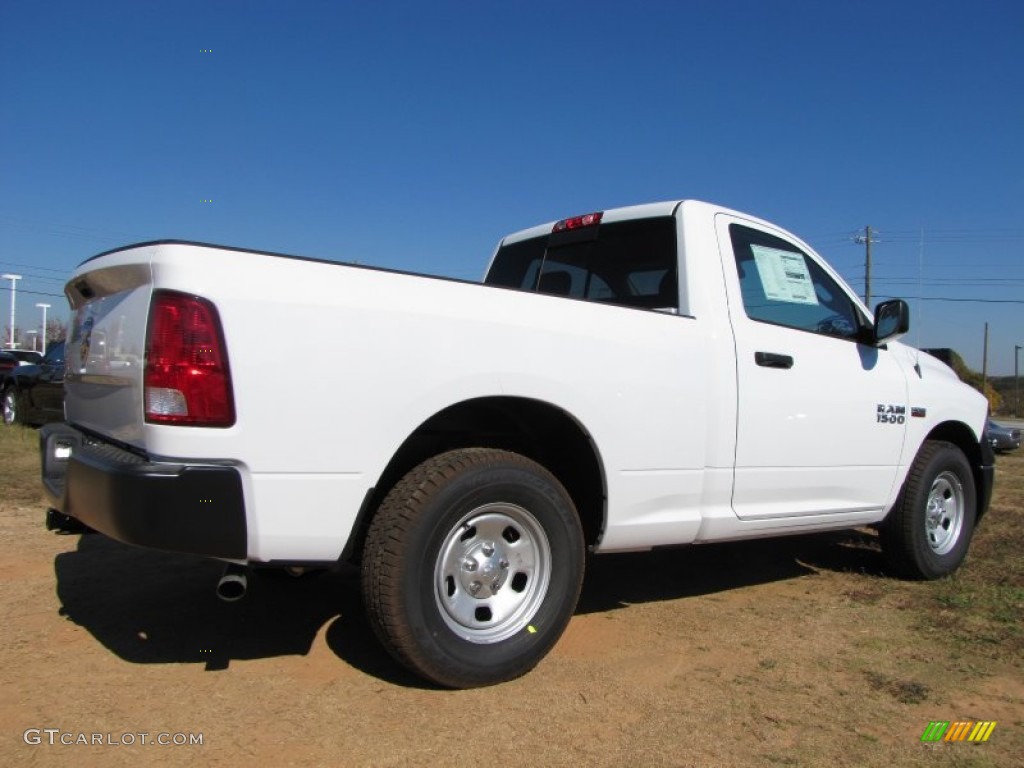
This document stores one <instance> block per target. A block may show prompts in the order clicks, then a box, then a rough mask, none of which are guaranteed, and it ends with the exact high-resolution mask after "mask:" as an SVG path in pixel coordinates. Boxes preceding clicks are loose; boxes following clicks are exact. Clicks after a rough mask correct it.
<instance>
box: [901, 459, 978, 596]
mask: <svg viewBox="0 0 1024 768" xmlns="http://www.w3.org/2000/svg"><path fill="white" fill-rule="evenodd" d="M976 507H977V495H976V494H975V487H974V475H973V473H972V472H971V467H970V465H969V464H968V463H967V458H966V457H965V456H964V454H963V452H962V451H961V450H960V449H959V448H957V447H956V446H955V445H953V444H952V443H946V442H939V441H935V440H928V441H926V442H925V443H924V445H922V446H921V450H920V451H919V452H918V455H917V458H916V459H915V460H914V464H913V466H911V468H910V473H909V474H908V475H907V480H906V482H905V483H904V486H903V490H902V491H901V492H900V495H899V498H898V499H897V500H896V505H895V506H894V507H893V510H892V512H890V513H889V517H888V519H887V520H886V522H885V525H884V526H882V528H881V537H882V550H883V552H884V553H885V557H886V560H887V562H888V564H889V566H890V568H891V569H892V570H894V571H895V572H896V573H898V574H899V575H901V576H905V577H907V578H911V579H938V578H941V577H942V576H948V575H949V574H951V573H953V572H954V571H955V570H956V569H957V568H959V567H960V565H961V564H962V563H963V561H964V558H965V557H966V556H967V548H968V546H970V543H971V536H972V535H973V533H974V522H975V517H976Z"/></svg>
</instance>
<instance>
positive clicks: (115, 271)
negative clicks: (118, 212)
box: [64, 248, 152, 448]
mask: <svg viewBox="0 0 1024 768" xmlns="http://www.w3.org/2000/svg"><path fill="white" fill-rule="evenodd" d="M149 257H150V249H149V248H134V249H130V250H126V251H118V252H114V253H111V254H107V255H104V256H101V257H98V258H97V259H93V260H91V261H89V262H86V263H85V264H83V265H82V266H81V267H79V271H78V272H77V273H76V274H75V275H74V276H73V277H72V278H71V280H70V281H69V282H68V284H67V286H66V287H65V293H66V294H67V296H68V300H69V301H70V303H71V309H72V312H73V313H74V317H73V321H72V327H71V334H70V339H69V340H68V344H67V348H66V366H67V375H66V378H65V383H64V402H65V410H66V414H67V421H68V423H69V424H72V425H74V426H76V427H80V428H82V429H85V430H88V431H91V432H95V433H98V434H101V435H104V436H107V437H110V438H113V439H115V440H117V441H119V442H121V443H126V444H129V445H134V446H137V447H140V448H141V447H143V423H144V420H143V410H142V409H143V378H142V377H143V368H144V365H145V342H146V323H147V321H148V318H149V304H150V296H151V294H152V270H151V267H150V258H149Z"/></svg>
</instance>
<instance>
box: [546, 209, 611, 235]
mask: <svg viewBox="0 0 1024 768" xmlns="http://www.w3.org/2000/svg"><path fill="white" fill-rule="evenodd" d="M602 216H604V212H603V211H598V212H597V213H588V214H585V215H583V216H573V217H572V218H571V219H562V220H561V221H559V222H557V223H556V224H555V226H554V227H553V228H552V230H551V231H552V232H564V231H565V230H567V229H580V228H582V227H596V226H597V225H598V224H600V223H601V217H602Z"/></svg>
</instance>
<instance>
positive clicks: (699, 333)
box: [41, 200, 994, 687]
mask: <svg viewBox="0 0 1024 768" xmlns="http://www.w3.org/2000/svg"><path fill="white" fill-rule="evenodd" d="M66 294H67V296H68V299H69V301H70V303H71V306H72V308H73V310H74V312H75V316H74V323H73V329H72V333H71V338H70V339H69V340H68V344H67V354H66V359H67V372H66V389H65V408H66V415H67V424H60V425H52V426H50V427H47V428H46V429H44V430H43V432H42V434H41V444H42V445H41V449H42V453H43V481H44V485H45V487H46V489H47V494H48V498H49V502H50V504H51V505H52V507H53V509H51V510H50V512H49V513H48V514H49V515H50V519H51V520H53V519H58V518H59V519H66V518H63V517H62V515H67V516H70V517H71V518H74V519H76V520H77V521H80V522H81V523H84V524H85V525H87V526H89V527H91V528H93V529H95V530H98V531H100V532H102V533H104V534H106V535H108V536H111V537H113V538H115V539H118V540H120V541H122V542H127V543H130V544H136V545H142V546H146V547H154V548H158V549H164V550H172V551H176V552H187V553H194V554H197V555H203V556H209V557H212V558H218V559H220V560H223V561H225V562H227V563H229V566H228V571H227V572H226V574H225V577H224V579H223V580H222V583H221V588H222V593H223V594H224V595H225V596H232V597H237V596H239V595H240V594H241V593H242V591H244V587H243V582H244V576H245V573H244V569H246V568H248V567H250V566H280V567H290V568H304V567H318V566H324V565H328V564H336V563H338V562H339V561H350V562H354V563H358V564H359V566H360V568H361V574H362V585H363V593H364V598H365V604H366V610H367V613H368V615H369V617H370V621H371V623H372V624H373V626H374V629H375V631H376V633H377V635H378V637H379V638H380V639H381V640H382V642H383V644H384V645H385V646H386V647H387V649H388V650H389V651H390V653H391V654H392V655H393V656H394V657H395V658H396V659H398V660H399V661H400V662H401V663H403V664H404V665H406V666H407V667H409V668H411V669H412V670H414V671H415V672H417V673H418V674H420V675H422V676H424V677H426V678H428V679H429V680H432V681H434V682H435V683H438V684H441V685H444V686H451V687H468V686H477V685H485V684H490V683H496V682H500V681H504V680H508V679H511V678H514V677H516V676H518V675H521V674H523V673H525V672H526V671H528V670H529V669H531V668H532V667H533V666H534V665H535V664H536V663H537V662H538V661H539V660H540V659H541V658H542V657H543V656H544V655H545V654H546V653H547V652H548V651H549V650H550V649H551V647H552V646H553V645H554V644H555V642H556V641H557V640H558V638H559V636H560V635H561V633H562V631H563V630H564V628H565V626H566V624H567V622H568V621H569V619H570V617H571V616H572V613H573V611H574V608H575V605H576V601H577V598H578V595H579V591H580V585H581V581H582V578H583V570H584V561H585V553H586V552H587V551H588V550H589V551H591V552H593V553H603V552H622V551H629V550H647V549H651V548H654V547H664V546H670V545H681V544H698V543H703V542H711V541H723V540H730V539H745V538H755V537H766V536H779V535H785V534H796V533H807V532H810V531H825V530H832V529H840V528H852V527H858V526H870V525H874V526H877V527H878V528H879V530H880V538H881V541H882V545H883V549H884V551H885V554H886V556H887V558H888V562H889V564H890V566H891V568H892V570H893V571H894V572H899V573H900V574H902V575H905V576H909V577H912V578H936V577H940V576H943V575H945V574H948V573H950V572H952V571H954V570H955V569H956V568H957V567H958V566H959V565H960V564H961V562H962V561H963V559H964V557H965V555H966V552H967V548H968V544H969V543H970V539H971V535H972V533H973V531H974V528H975V526H976V524H977V523H978V521H979V519H980V518H981V516H982V515H983V514H984V512H985V510H986V508H987V507H988V502H989V498H990V494H991V488H992V479H993V464H994V461H993V457H992V453H991V450H990V449H989V447H988V445H987V444H985V443H983V442H982V441H980V439H979V438H980V436H981V433H982V429H983V427H984V422H985V417H986V411H987V406H986V402H985V400H984V398H983V397H982V396H981V395H979V394H978V393H977V392H975V391H974V390H972V389H970V388H969V387H967V386H965V385H964V384H962V383H961V382H960V381H959V380H958V379H957V378H956V376H955V375H954V374H953V372H952V371H951V370H950V369H949V368H947V367H946V366H945V365H943V364H942V363H940V362H938V361H937V360H935V359H933V358H932V357H930V356H929V355H926V354H919V353H918V352H917V351H916V350H914V349H912V348H910V347H907V346H904V345H902V344H900V343H899V342H897V341H896V339H897V337H899V336H900V335H902V334H904V333H905V332H906V331H907V329H908V309H907V305H906V303H904V302H902V301H887V302H884V303H882V304H880V305H879V306H878V308H877V309H876V311H875V313H874V316H872V315H871V313H870V312H869V310H868V309H867V308H866V307H865V306H864V305H863V304H862V303H861V302H860V301H859V300H858V298H857V296H856V295H855V294H854V292H853V291H852V290H850V288H849V287H848V286H846V285H845V284H844V283H843V281H842V280H841V279H840V277H839V276H838V275H837V274H836V273H835V272H834V271H833V270H832V269H831V268H830V267H829V266H828V265H827V264H826V263H825V262H824V261H823V260H822V259H821V258H820V257H819V256H817V255H816V254H815V253H814V251H813V250H812V249H811V248H809V247H808V246H807V245H806V244H805V243H804V242H802V241H801V240H799V239H798V238H796V237H794V236H793V235H791V234H789V233H787V232H785V231H783V230H781V229H779V228H777V227H775V226H773V225H772V224H769V223H767V222H765V221H761V220H759V219H756V218H753V217H751V216H747V215H744V214H741V213H738V212H735V211H730V210H727V209H724V208H721V207H717V206H714V205H709V204H707V203H702V202H697V201H689V200H687V201H675V202H667V203H657V204H651V205H643V206H636V207H629V208H620V209H616V210H608V211H604V212H601V213H592V214H588V215H585V216H576V217H573V218H569V219H564V220H562V221H558V222H555V223H550V224H546V225H543V226H539V227H534V228H532V229H528V230H525V231H522V232H518V233H516V234H513V235H509V236H508V237H506V238H504V239H503V240H502V241H501V242H500V244H499V245H498V248H497V250H496V252H495V254H494V256H493V259H492V261H491V264H490V266H489V269H488V271H487V273H486V278H485V279H484V281H483V284H480V283H473V282H464V281H458V280H449V279H442V278H437V277H428V276H423V275H415V274H406V273H401V272H393V271H388V270H383V269H373V268H367V267H361V266H355V265H344V264H337V263H331V262H326V261H320V260H315V259H306V258H298V257H292V256H282V255H280V254H272V253H259V252H252V251H244V250H239V249H234V248H225V247H219V246H212V245H202V244H196V243H186V242H176V241H162V242H153V243H144V244H140V245H134V246H130V247H126V248H123V249H119V250H116V251H111V252H108V253H104V254H101V255H99V256H96V257H94V258H92V259H90V260H88V261H86V262H85V263H83V264H82V265H81V266H80V267H79V268H78V269H77V271H76V272H75V273H74V275H73V276H72V277H71V279H70V281H69V282H68V284H67V287H66ZM285 347H290V348H291V350H292V352H291V353H290V356H291V358H292V359H297V360H302V361H306V364H305V365H304V366H303V367H301V368H299V367H297V366H295V365H289V366H288V367H287V369H284V368H282V367H277V366H274V365H272V361H273V360H274V355H273V354H272V352H271V351H272V350H276V349H282V348H285ZM58 511H59V512H58ZM681 556H683V555H681Z"/></svg>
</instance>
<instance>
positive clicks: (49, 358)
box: [0, 341, 64, 426]
mask: <svg viewBox="0 0 1024 768" xmlns="http://www.w3.org/2000/svg"><path fill="white" fill-rule="evenodd" d="M15 351H17V350H15ZM37 354H38V353H37ZM2 376H3V379H2V381H0V392H2V393H3V395H2V396H3V414H4V424H30V425H33V426H38V425H40V424H48V423H49V422H51V421H63V420H64V342H62V341H61V342H57V343H56V344H54V345H53V346H51V347H50V348H49V349H48V350H46V355H45V356H44V357H42V359H41V360H40V362H39V363H37V364H31V363H30V364H28V365H18V366H15V367H12V368H11V369H9V370H7V371H6V372H4V373H2Z"/></svg>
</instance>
